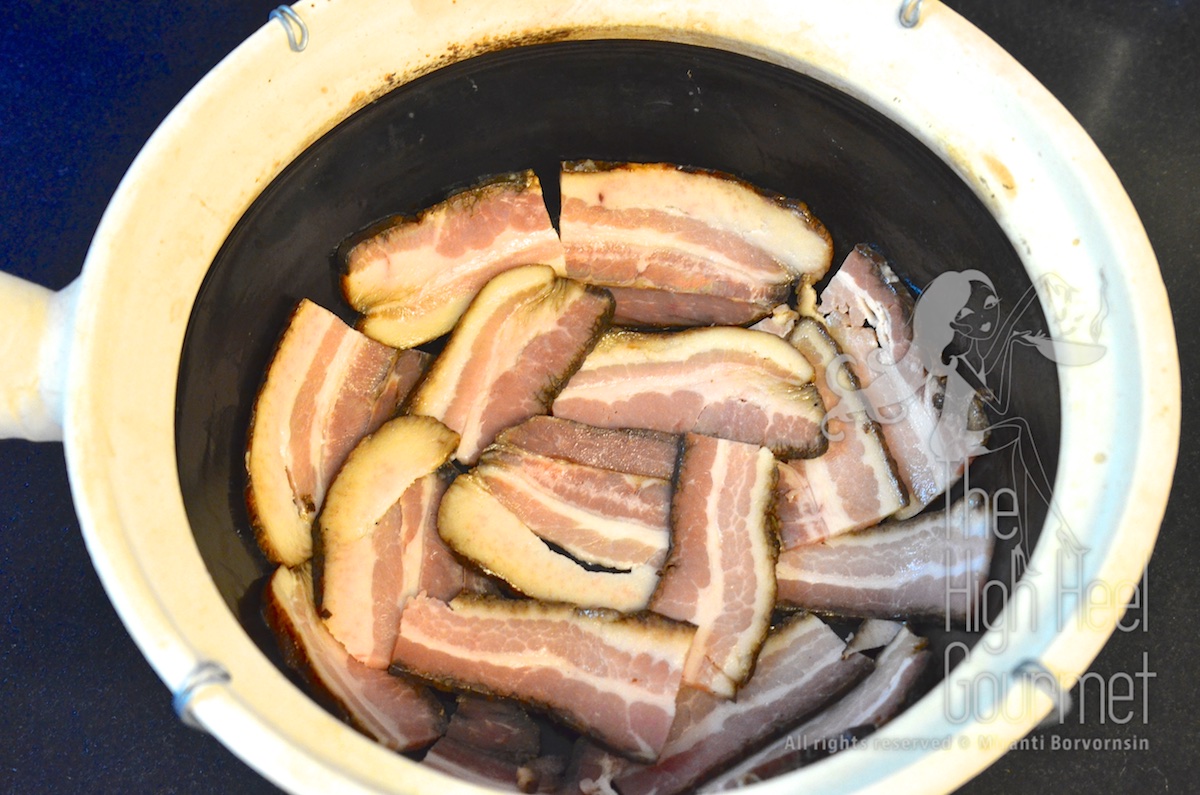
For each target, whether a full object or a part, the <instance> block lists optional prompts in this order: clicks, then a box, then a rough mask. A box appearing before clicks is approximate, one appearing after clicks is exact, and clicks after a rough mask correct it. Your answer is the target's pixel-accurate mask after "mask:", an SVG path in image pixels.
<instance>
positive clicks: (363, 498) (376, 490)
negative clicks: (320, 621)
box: [314, 416, 463, 668]
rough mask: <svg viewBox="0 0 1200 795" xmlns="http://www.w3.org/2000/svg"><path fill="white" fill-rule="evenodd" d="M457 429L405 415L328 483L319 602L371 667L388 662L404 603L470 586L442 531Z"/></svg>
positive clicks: (320, 538)
mask: <svg viewBox="0 0 1200 795" xmlns="http://www.w3.org/2000/svg"><path fill="white" fill-rule="evenodd" d="M457 444H458V434H456V433H454V431H452V430H450V429H449V428H447V427H446V426H444V425H442V424H441V423H440V422H438V421H437V420H435V419H432V418H430V417H410V416H403V417H397V418H396V419H394V420H391V421H390V422H388V423H386V424H384V425H383V427H381V428H380V429H379V430H378V431H376V432H375V433H373V434H371V435H370V436H368V437H366V438H365V439H363V441H362V442H360V443H359V445H358V446H357V447H355V448H354V451H353V452H352V453H351V454H350V457H349V458H347V459H346V463H345V465H344V466H343V467H342V470H341V472H339V473H338V476H337V479H336V480H334V482H333V485H332V486H330V488H329V497H328V499H327V500H326V501H325V508H324V509H323V510H322V511H321V515H320V516H319V517H318V518H317V523H316V527H315V530H314V534H315V536H316V538H317V543H318V545H319V546H318V548H317V554H316V555H315V556H314V559H315V566H316V568H315V574H316V577H317V579H316V585H317V608H318V609H319V610H320V611H321V615H322V616H324V618H325V626H326V627H328V628H329V631H330V632H331V633H333V636H334V637H336V638H337V639H338V640H339V641H340V642H341V643H342V645H343V646H345V647H346V650H347V651H348V652H350V654H351V655H352V656H353V657H354V658H355V659H357V660H359V661H360V662H362V663H363V664H364V665H367V666H369V667H371V668H386V667H387V666H388V663H389V662H390V661H391V652H392V645H393V644H394V643H395V640H396V626H397V624H398V623H399V620H400V609H401V608H402V607H403V606H404V602H405V601H406V600H407V599H408V598H409V597H411V596H414V595H415V594H417V593H418V592H421V591H426V592H429V593H430V594H431V595H433V596H436V597H441V598H450V597H452V596H454V595H455V594H457V593H458V592H459V591H460V590H462V586H463V574H462V567H461V566H460V565H459V564H458V562H457V561H456V560H455V559H454V556H453V554H452V553H451V552H450V550H449V549H447V548H446V546H445V544H444V543H443V542H442V541H441V538H440V537H439V536H438V533H437V527H436V520H437V509H438V505H439V503H440V501H441V497H442V494H443V493H444V492H445V491H446V487H447V484H448V477H449V476H448V475H447V474H446V473H445V472H441V471H439V468H441V467H442V465H443V464H445V463H446V462H447V461H448V460H449V459H450V456H451V455H452V454H453V452H454V449H455V447H456V446H457Z"/></svg>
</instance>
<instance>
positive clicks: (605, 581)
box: [438, 473, 658, 612]
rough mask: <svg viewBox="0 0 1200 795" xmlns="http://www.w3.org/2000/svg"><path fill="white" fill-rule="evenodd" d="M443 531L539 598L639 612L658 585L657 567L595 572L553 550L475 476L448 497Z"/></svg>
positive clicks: (465, 552)
mask: <svg viewBox="0 0 1200 795" xmlns="http://www.w3.org/2000/svg"><path fill="white" fill-rule="evenodd" d="M481 528H486V529H487V532H480V529H481ZM438 531H439V532H440V533H441V536H442V539H443V540H444V541H445V542H446V543H447V544H449V545H450V547H451V548H453V549H454V550H455V551H456V552H458V553H459V554H460V555H462V556H463V557H465V558H467V559H468V560H471V561H473V562H474V563H475V564H476V565H477V566H479V567H480V568H482V569H483V570H484V571H486V572H488V573H490V574H492V575H494V576H496V577H499V578H500V579H502V580H504V581H505V582H507V583H508V584H509V585H511V586H512V587H513V588H515V589H517V590H518V591H520V592H521V593H523V594H525V595H526V596H530V597H532V598H534V599H542V600H546V601H551V602H566V603H569V604H574V605H579V606H581V607H600V608H611V609H613V610H620V611H623V612H635V611H638V610H642V609H644V608H645V607H646V604H647V603H648V602H649V600H650V595H651V594H652V593H653V592H654V588H655V586H656V585H657V583H658V571H657V568H656V567H655V566H651V565H642V566H637V567H634V568H632V569H630V570H629V571H620V572H607V571H590V570H588V569H586V568H584V567H583V566H581V565H580V564H579V563H577V562H576V561H574V560H572V559H570V558H569V557H567V556H565V555H562V554H559V553H558V552H555V551H553V550H552V549H550V547H548V546H546V543H545V542H544V541H542V539H540V538H538V537H537V536H536V535H535V534H534V533H533V531H532V530H530V529H529V527H528V525H526V524H525V523H524V522H522V521H521V520H520V519H519V518H518V517H517V516H516V515H515V514H513V513H512V511H510V510H508V509H507V508H505V507H504V506H503V505H502V504H501V503H500V501H499V500H497V499H496V497H495V496H494V495H493V494H492V493H491V492H490V491H488V489H487V487H486V486H485V485H483V484H482V483H481V482H480V480H479V478H478V477H477V476H476V475H475V474H473V473H468V474H465V475H461V476H459V477H458V479H457V480H455V481H454V483H453V484H451V486H450V488H449V490H448V491H447V492H446V495H445V497H443V498H442V504H441V508H440V510H439V513H438Z"/></svg>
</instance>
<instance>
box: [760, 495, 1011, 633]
mask: <svg viewBox="0 0 1200 795" xmlns="http://www.w3.org/2000/svg"><path fill="white" fill-rule="evenodd" d="M993 542H994V539H993V537H992V522H991V515H990V513H989V512H988V510H987V508H986V506H985V505H984V503H983V501H982V500H980V499H978V498H966V497H964V498H962V499H960V500H958V501H957V502H956V503H954V504H953V505H952V506H950V507H949V508H948V509H944V510H939V511H934V512H932V513H925V514H922V515H920V516H917V517H914V518H912V519H905V520H902V521H890V522H885V523H883V524H881V525H878V526H877V527H873V528H870V529H868V530H862V531H860V532H857V533H848V534H846V535H841V536H837V537H836V538H830V539H827V540H826V541H824V542H823V543H819V544H809V545H807V546H802V547H796V548H794V549H789V550H787V551H785V552H783V553H782V554H781V555H780V556H779V564H778V565H777V566H776V569H775V576H776V580H777V582H778V588H779V601H780V603H781V604H786V605H790V606H793V607H802V608H806V609H809V610H817V611H820V612H827V613H836V614H838V615H847V616H870V617H876V618H899V617H914V616H931V617H932V616H937V617H946V618H949V619H950V620H951V621H956V622H962V621H963V620H964V619H965V618H966V617H967V616H968V615H970V614H971V613H970V612H969V611H971V610H973V609H977V607H978V599H979V597H980V589H981V588H982V587H983V583H984V581H985V580H986V579H987V574H988V567H989V566H990V564H991V556H992V546H993Z"/></svg>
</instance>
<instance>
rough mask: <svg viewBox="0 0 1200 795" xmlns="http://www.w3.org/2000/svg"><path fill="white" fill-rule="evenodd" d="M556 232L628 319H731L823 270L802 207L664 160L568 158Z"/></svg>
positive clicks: (571, 265) (746, 318) (825, 261)
mask: <svg viewBox="0 0 1200 795" xmlns="http://www.w3.org/2000/svg"><path fill="white" fill-rule="evenodd" d="M562 197H563V200H562V215H561V218H560V222H559V227H560V230H561V234H562V241H563V247H564V250H565V260H566V273H567V275H569V276H571V277H573V278H577V279H580V280H582V281H586V282H589V283H592V284H599V285H603V286H605V287H608V288H610V289H612V290H613V295H614V297H615V298H616V300H617V310H616V315H615V317H616V320H617V322H619V323H625V324H630V325H655V326H697V325H711V324H721V325H738V324H742V323H748V322H752V321H754V320H757V319H759V318H761V317H763V316H765V315H767V314H769V313H770V312H771V310H772V308H773V307H775V306H776V305H778V304H780V303H782V302H784V301H785V300H786V299H787V296H788V294H789V292H790V288H791V282H792V281H793V280H794V279H795V278H797V277H798V276H800V275H802V274H810V275H811V276H812V277H813V278H819V277H820V275H821V274H823V273H824V272H825V270H826V269H827V268H828V266H829V256H830V252H831V249H830V246H829V238H828V234H827V233H826V232H825V230H824V228H823V227H822V226H821V225H820V223H819V222H817V221H816V220H815V219H814V218H813V217H812V216H811V215H810V214H809V212H808V210H807V208H806V207H804V205H802V204H799V203H797V202H794V201H791V200H789V199H785V198H783V197H781V196H775V195H769V194H766V193H764V192H762V191H759V190H757V189H755V188H753V187H751V186H749V185H746V184H745V183H742V182H740V181H738V180H736V179H734V178H732V177H730V176H728V175H725V174H718V173H716V172H706V171H697V170H690V169H683V168H679V167H677V166H670V165H662V164H623V165H602V166H597V165H596V164H594V163H591V162H586V163H576V164H568V165H567V166H566V167H564V170H563V174H562Z"/></svg>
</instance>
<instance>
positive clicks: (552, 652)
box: [392, 595, 694, 761]
mask: <svg viewBox="0 0 1200 795" xmlns="http://www.w3.org/2000/svg"><path fill="white" fill-rule="evenodd" d="M693 634H694V630H693V629H692V628H691V627H688V626H686V625H683V624H677V623H674V622H671V621H667V620H666V619H662V618H658V617H656V616H653V615H649V614H643V615H639V616H628V615H624V614H620V613H616V612H613V611H605V610H578V609H574V608H572V607H570V606H567V605H560V604H547V603H542V602H534V601H529V600H504V599H492V598H487V597H470V596H465V595H464V596H459V597H457V598H455V599H454V600H453V601H452V602H450V603H449V604H446V603H445V602H440V601H438V600H435V599H429V598H426V597H421V596H418V597H416V598H415V599H412V600H410V601H409V603H408V604H407V605H406V606H405V608H404V613H403V615H402V616H401V620H400V634H399V636H398V637H397V638H396V648H395V650H394V651H393V655H392V657H393V661H394V664H393V669H394V670H397V671H402V672H409V673H412V674H414V675H417V676H419V677H422V678H424V679H427V680H430V681H432V682H435V683H438V684H440V685H442V686H448V687H453V688H456V689H459V690H467V691H472V692H478V693H483V694H489V695H496V696H502V697H508V698H515V699H518V700H520V701H523V702H526V703H530V704H534V705H537V706H540V707H542V708H543V709H546V710H548V711H549V712H550V713H551V714H552V715H553V716H555V717H556V718H557V719H559V720H561V721H563V722H564V723H566V724H567V725H569V726H571V727H573V728H575V729H577V730H579V731H582V732H585V733H587V734H589V735H591V736H592V737H594V738H596V739H597V740H599V741H600V742H602V743H604V744H605V745H607V746H608V747H609V748H611V749H612V750H614V751H617V752H618V753H622V754H626V755H628V756H630V757H631V758H634V759H639V760H643V761H654V760H655V759H656V758H657V757H658V754H659V751H660V750H661V749H662V746H663V744H664V743H665V742H666V740H667V734H668V732H669V731H670V729H671V722H672V721H673V720H674V718H675V698H676V696H677V695H678V692H679V685H680V681H681V679H682V676H683V662H684V659H685V658H686V656H687V653H688V648H689V647H690V646H691V642H692V635H693Z"/></svg>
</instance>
